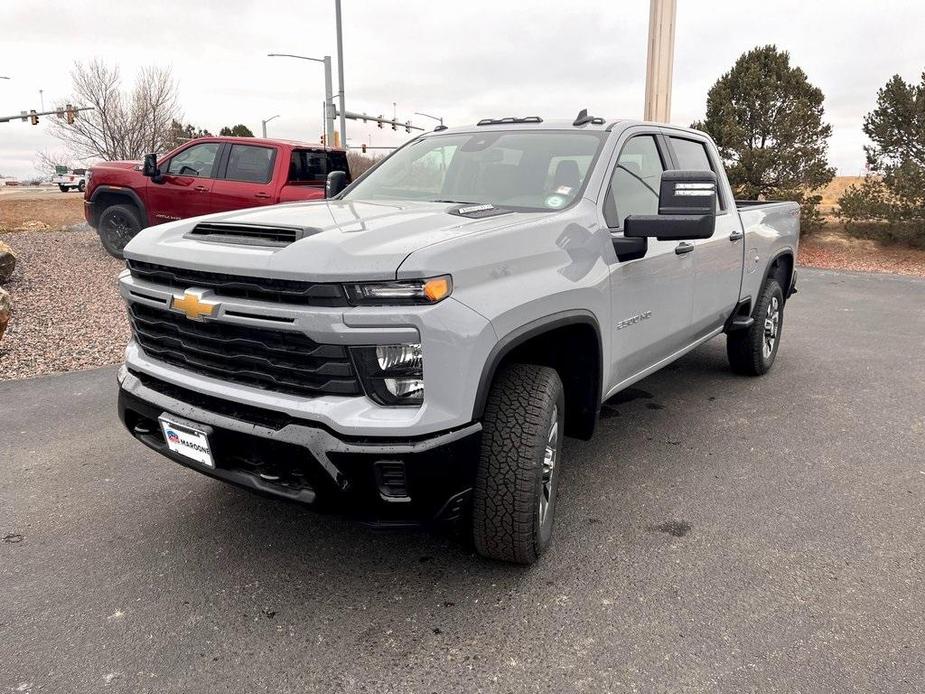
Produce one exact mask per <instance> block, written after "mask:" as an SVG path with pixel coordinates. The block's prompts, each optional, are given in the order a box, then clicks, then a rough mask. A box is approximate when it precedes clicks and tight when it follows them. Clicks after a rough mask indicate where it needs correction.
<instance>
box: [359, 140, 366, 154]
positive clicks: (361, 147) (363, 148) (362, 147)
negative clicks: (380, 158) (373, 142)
mask: <svg viewBox="0 0 925 694" xmlns="http://www.w3.org/2000/svg"><path fill="white" fill-rule="evenodd" d="M360 151H361V152H363V154H366V143H365V142H364V143H363V144H362V145H360Z"/></svg>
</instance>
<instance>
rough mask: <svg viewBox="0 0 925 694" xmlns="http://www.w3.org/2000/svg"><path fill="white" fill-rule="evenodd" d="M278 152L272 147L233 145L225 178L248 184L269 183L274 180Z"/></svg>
mask: <svg viewBox="0 0 925 694" xmlns="http://www.w3.org/2000/svg"><path fill="white" fill-rule="evenodd" d="M275 159H276V150H275V149H273V148H272V147H255V146H253V145H231V153H230V154H229V155H228V168H227V169H226V171H225V178H227V179H228V180H230V181H244V182H246V183H269V182H270V179H271V178H273V161H274V160H275Z"/></svg>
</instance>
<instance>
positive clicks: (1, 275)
mask: <svg viewBox="0 0 925 694" xmlns="http://www.w3.org/2000/svg"><path fill="white" fill-rule="evenodd" d="M15 267H16V254H15V253H13V249H12V248H10V247H9V246H7V245H6V244H5V243H3V241H0V284H2V283H3V282H6V281H7V280H8V279H10V277H11V276H12V275H13V270H14V269H15Z"/></svg>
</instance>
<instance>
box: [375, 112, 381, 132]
mask: <svg viewBox="0 0 925 694" xmlns="http://www.w3.org/2000/svg"><path fill="white" fill-rule="evenodd" d="M376 125H378V126H379V129H380V130H381V129H382V114H381V113H380V114H379V120H378V121H377V122H376Z"/></svg>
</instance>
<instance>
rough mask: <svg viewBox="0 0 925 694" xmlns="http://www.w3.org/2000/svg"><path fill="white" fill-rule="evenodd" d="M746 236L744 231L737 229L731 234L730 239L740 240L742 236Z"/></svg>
mask: <svg viewBox="0 0 925 694" xmlns="http://www.w3.org/2000/svg"><path fill="white" fill-rule="evenodd" d="M744 236H745V234H744V233H742V232H741V231H739V230H738V229H736V230H735V231H733V232H732V233H731V234H729V240H730V241H738V240H739V239H741V238H742V237H744Z"/></svg>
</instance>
